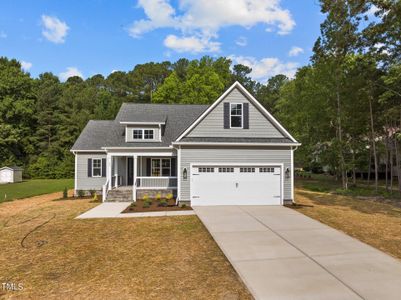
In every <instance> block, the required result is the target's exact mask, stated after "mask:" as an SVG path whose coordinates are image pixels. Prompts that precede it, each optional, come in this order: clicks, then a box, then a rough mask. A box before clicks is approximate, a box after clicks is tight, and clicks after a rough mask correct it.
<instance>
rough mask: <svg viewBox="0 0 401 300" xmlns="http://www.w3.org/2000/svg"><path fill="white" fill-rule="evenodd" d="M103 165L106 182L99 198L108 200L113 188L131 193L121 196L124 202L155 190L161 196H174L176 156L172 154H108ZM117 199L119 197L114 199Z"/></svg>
mask: <svg viewBox="0 0 401 300" xmlns="http://www.w3.org/2000/svg"><path fill="white" fill-rule="evenodd" d="M106 164H107V165H106V174H107V176H106V177H107V181H106V183H105V184H104V186H103V190H102V195H103V201H106V200H107V201H109V200H110V199H109V198H110V197H111V196H112V195H113V194H116V192H117V191H118V194H119V195H120V194H125V195H128V194H129V193H131V195H132V197H129V198H128V197H125V199H127V200H125V201H136V199H137V198H138V199H141V198H142V197H143V195H144V194H147V195H148V196H149V197H153V196H155V195H156V193H161V194H162V196H163V195H164V194H168V193H173V194H174V195H176V190H177V158H176V156H173V155H172V154H171V155H166V153H160V154H156V155H155V154H152V155H149V154H144V155H138V154H124V155H121V154H110V153H108V154H107V159H106ZM110 191H113V192H110ZM108 195H110V196H109V197H108ZM118 200H120V199H117V200H114V201H118ZM111 201H113V199H111Z"/></svg>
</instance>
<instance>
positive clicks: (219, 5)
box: [128, 0, 295, 51]
mask: <svg viewBox="0 0 401 300" xmlns="http://www.w3.org/2000/svg"><path fill="white" fill-rule="evenodd" d="M138 7H141V8H143V10H144V12H145V14H146V16H147V18H146V19H141V20H137V21H135V22H134V23H133V24H132V25H131V26H130V27H129V28H128V32H129V34H130V35H131V36H132V37H135V38H138V37H140V36H141V35H143V34H145V33H147V32H149V31H152V30H155V29H158V28H172V29H175V30H179V31H180V32H181V33H182V34H183V37H182V39H185V40H186V39H188V37H193V36H196V37H197V39H200V40H203V41H205V40H207V41H208V43H215V41H213V40H212V39H216V38H217V37H218V32H219V30H220V29H221V28H223V27H229V26H241V27H244V28H247V29H249V28H251V27H253V26H255V25H257V24H264V25H265V26H266V31H271V30H272V28H274V29H275V30H276V31H277V33H278V34H280V35H284V34H288V33H290V32H291V31H292V29H293V28H294V26H295V21H294V20H293V18H292V16H291V14H290V12H289V11H288V10H286V9H283V8H282V7H281V6H280V0H230V1H227V0H215V1H210V0H179V1H178V8H177V10H176V9H175V8H174V7H173V6H172V5H171V4H170V0H139V2H138ZM214 48H215V47H204V49H205V51H208V50H207V49H214Z"/></svg>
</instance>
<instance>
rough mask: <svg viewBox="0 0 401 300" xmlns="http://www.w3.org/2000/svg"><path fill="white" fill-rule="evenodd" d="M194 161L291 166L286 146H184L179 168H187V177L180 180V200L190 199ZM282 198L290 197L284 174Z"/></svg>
mask: <svg viewBox="0 0 401 300" xmlns="http://www.w3.org/2000/svg"><path fill="white" fill-rule="evenodd" d="M191 163H192V164H194V163H216V164H218V163H233V165H235V164H236V163H238V164H244V163H252V164H253V163H277V164H284V170H283V172H284V171H285V170H286V168H290V169H291V168H292V166H291V150H290V148H288V147H280V148H278V147H276V148H273V147H270V148H261V147H258V148H250V147H247V148H245V147H240V148H233V147H230V148H227V147H224V148H223V147H219V148H212V147H203V148H200V147H198V148H195V147H189V146H185V147H182V149H181V170H180V174H182V170H183V169H184V168H187V171H188V179H187V180H183V179H182V177H181V176H180V180H181V195H180V201H190V182H191V178H190V176H191V175H190V173H191V172H190V165H191ZM283 198H284V200H289V199H292V194H291V178H286V177H285V176H284V197H283Z"/></svg>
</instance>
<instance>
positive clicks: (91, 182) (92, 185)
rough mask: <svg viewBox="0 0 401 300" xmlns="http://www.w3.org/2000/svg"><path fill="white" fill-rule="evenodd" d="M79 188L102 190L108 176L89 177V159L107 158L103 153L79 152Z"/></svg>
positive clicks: (77, 187) (77, 170)
mask: <svg viewBox="0 0 401 300" xmlns="http://www.w3.org/2000/svg"><path fill="white" fill-rule="evenodd" d="M76 155H77V169H76V170H75V172H77V174H76V175H77V186H76V189H77V190H101V189H102V186H103V185H104V184H105V183H106V177H88V159H89V158H92V159H93V158H100V159H101V158H106V154H103V153H85V154H80V153H77V154H76Z"/></svg>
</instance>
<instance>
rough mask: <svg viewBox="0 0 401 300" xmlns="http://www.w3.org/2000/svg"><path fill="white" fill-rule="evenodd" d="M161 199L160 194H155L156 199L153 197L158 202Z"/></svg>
mask: <svg viewBox="0 0 401 300" xmlns="http://www.w3.org/2000/svg"><path fill="white" fill-rule="evenodd" d="M161 198H162V194H160V193H157V194H156V197H155V199H156V201H160V199H161Z"/></svg>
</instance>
